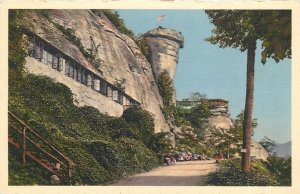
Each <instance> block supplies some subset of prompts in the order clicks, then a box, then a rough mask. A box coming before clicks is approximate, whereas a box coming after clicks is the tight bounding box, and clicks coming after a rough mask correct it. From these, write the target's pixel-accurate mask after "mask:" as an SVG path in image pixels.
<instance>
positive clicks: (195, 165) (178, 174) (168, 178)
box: [113, 161, 216, 186]
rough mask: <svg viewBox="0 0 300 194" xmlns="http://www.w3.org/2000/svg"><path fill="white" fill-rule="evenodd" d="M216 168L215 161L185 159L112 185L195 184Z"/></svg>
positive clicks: (198, 183) (202, 182) (200, 183)
mask: <svg viewBox="0 0 300 194" xmlns="http://www.w3.org/2000/svg"><path fill="white" fill-rule="evenodd" d="M215 170H216V163H215V161H186V162H177V163H176V164H175V165H170V166H162V167H159V168H157V169H154V170H152V171H150V172H146V173H142V174H138V175H134V176H131V177H129V178H127V179H124V180H121V181H119V182H117V183H115V184H113V186H197V185H204V181H205V179H206V175H207V174H208V173H210V172H213V171H215Z"/></svg>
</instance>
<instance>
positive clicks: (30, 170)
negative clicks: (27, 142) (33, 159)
mask: <svg viewBox="0 0 300 194" xmlns="http://www.w3.org/2000/svg"><path fill="white" fill-rule="evenodd" d="M8 148H9V151H8V155H9V157H8V159H9V160H8V169H9V172H8V173H9V177H8V184H9V185H24V184H25V185H37V184H42V185H49V184H50V181H49V180H50V176H51V174H50V173H48V172H47V171H45V170H44V169H42V168H40V167H38V166H36V165H35V164H34V163H24V164H23V163H21V160H22V159H21V157H20V156H21V152H18V151H16V150H15V148H14V147H11V146H9V147H8ZM27 160H28V159H27Z"/></svg>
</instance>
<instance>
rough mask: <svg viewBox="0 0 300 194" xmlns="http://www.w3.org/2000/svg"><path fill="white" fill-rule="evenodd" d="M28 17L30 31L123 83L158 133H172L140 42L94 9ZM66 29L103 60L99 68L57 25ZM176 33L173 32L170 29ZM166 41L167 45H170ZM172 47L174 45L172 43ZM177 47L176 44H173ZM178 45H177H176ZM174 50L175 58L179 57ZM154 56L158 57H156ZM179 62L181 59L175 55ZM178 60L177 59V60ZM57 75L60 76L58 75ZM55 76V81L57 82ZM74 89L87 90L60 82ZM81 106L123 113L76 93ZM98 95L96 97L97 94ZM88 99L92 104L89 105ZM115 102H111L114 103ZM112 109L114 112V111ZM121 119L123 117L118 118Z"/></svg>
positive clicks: (100, 72)
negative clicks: (147, 113) (151, 118)
mask: <svg viewBox="0 0 300 194" xmlns="http://www.w3.org/2000/svg"><path fill="white" fill-rule="evenodd" d="M25 17H26V28H27V29H28V30H29V31H31V32H33V33H35V34H36V35H38V36H39V37H41V38H42V39H44V40H45V41H46V42H49V43H51V44H52V45H53V46H54V47H56V48H57V49H59V50H60V51H62V52H64V53H65V54H66V55H68V56H70V57H71V58H75V59H74V60H75V61H77V62H79V63H80V64H82V65H84V67H85V68H87V69H89V70H90V71H91V72H93V73H95V74H96V75H99V76H101V78H103V79H104V80H106V81H107V82H109V83H111V84H114V83H116V82H117V81H118V80H123V84H124V85H123V86H124V92H125V93H126V94H128V95H129V96H130V97H132V98H133V99H134V100H136V101H137V102H139V103H140V104H141V106H142V108H145V109H146V110H148V111H149V112H150V113H152V114H153V116H154V120H155V131H156V132H159V131H169V127H168V125H167V123H166V121H165V119H164V116H163V114H162V112H161V109H160V107H161V106H163V104H162V99H161V96H160V94H159V91H158V87H157V85H156V82H155V78H154V76H153V75H154V74H155V73H153V71H152V67H151V65H150V64H149V63H148V61H147V59H146V58H145V56H144V55H143V54H142V52H141V51H140V49H139V47H138V46H137V45H136V43H135V42H134V41H133V40H132V39H131V38H129V37H128V36H126V35H124V34H122V33H121V32H119V30H118V29H117V28H116V27H115V26H114V25H113V24H112V23H111V22H110V21H109V19H108V18H107V17H106V16H105V15H104V14H103V13H102V12H101V11H100V12H97V14H95V13H93V12H92V11H91V10H61V9H60V10H49V18H45V17H42V16H41V15H37V14H36V13H34V12H29V13H28V14H27V16H25ZM54 24H59V25H61V26H63V27H64V28H65V29H68V28H70V29H73V30H74V32H75V35H76V37H78V38H80V40H81V42H82V46H83V47H84V48H85V50H86V51H89V52H90V53H92V54H93V55H94V57H95V59H96V60H98V61H100V66H99V67H98V68H97V69H96V68H94V67H93V66H92V64H91V63H90V62H89V61H88V60H87V59H86V58H85V57H84V56H83V55H82V53H81V52H80V50H79V48H78V47H77V46H76V45H74V44H72V43H71V41H69V40H68V39H67V38H66V37H65V35H64V34H62V33H61V31H60V30H59V29H57V25H54ZM170 32H173V30H170ZM167 43H169V42H166V43H165V44H166V46H167ZM170 44H171V43H170ZM173 44H174V43H173ZM174 46H175V47H176V48H177V47H180V46H176V44H174ZM175 53H176V52H175V51H174V56H175ZM153 56H154V55H153ZM175 58H176V62H177V56H175ZM174 60H175V59H174ZM26 66H27V67H28V69H29V71H31V72H32V73H37V74H44V75H45V74H47V73H46V72H45V71H44V70H40V69H39V68H34V67H32V65H31V64H26ZM47 76H50V77H51V74H48V75H47ZM55 76H56V75H55ZM55 76H52V78H54V79H56V77H55ZM56 80H57V79H56ZM58 81H60V82H62V83H64V84H66V85H67V86H69V87H70V88H71V90H72V91H83V90H79V89H76V88H73V89H72V87H84V86H80V85H79V86H77V85H76V84H73V85H72V84H68V83H65V82H64V80H62V79H60V80H58ZM76 95H77V96H78V97H80V96H82V98H80V99H78V100H79V101H80V102H81V103H80V104H79V105H91V103H96V105H95V107H100V105H99V106H98V105H97V103H98V104H99V103H100V104H101V107H102V108H100V109H99V110H100V111H101V112H103V110H102V109H103V106H107V107H104V110H107V111H105V112H106V113H107V114H109V115H112V116H116V115H115V114H114V113H115V112H116V110H115V109H117V110H118V111H117V114H120V111H119V109H120V108H119V105H118V104H117V103H115V104H116V107H115V108H114V106H113V105H112V104H113V103H114V102H112V103H106V101H108V100H110V99H102V98H101V99H98V100H101V102H97V99H96V98H94V100H93V99H89V98H86V95H80V94H76ZM95 95H96V94H95ZM86 99H87V100H89V102H88V103H87V102H86ZM91 100H92V101H91ZM110 101H111V100H110ZM110 110H112V112H111V111H110ZM118 116H120V115H118Z"/></svg>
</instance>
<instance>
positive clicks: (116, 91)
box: [112, 90, 119, 101]
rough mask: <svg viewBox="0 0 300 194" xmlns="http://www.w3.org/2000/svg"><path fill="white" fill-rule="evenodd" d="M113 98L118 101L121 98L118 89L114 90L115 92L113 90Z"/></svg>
mask: <svg viewBox="0 0 300 194" xmlns="http://www.w3.org/2000/svg"><path fill="white" fill-rule="evenodd" d="M112 99H113V100H114V101H118V100H119V99H118V90H113V92H112Z"/></svg>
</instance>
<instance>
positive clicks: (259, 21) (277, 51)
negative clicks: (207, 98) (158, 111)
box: [205, 10, 291, 172]
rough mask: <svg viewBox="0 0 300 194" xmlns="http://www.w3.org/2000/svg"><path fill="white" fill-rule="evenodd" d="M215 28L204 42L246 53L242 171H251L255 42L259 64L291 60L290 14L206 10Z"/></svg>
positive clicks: (281, 12) (286, 11)
mask: <svg viewBox="0 0 300 194" xmlns="http://www.w3.org/2000/svg"><path fill="white" fill-rule="evenodd" d="M205 13H206V14H207V15H208V17H209V19H210V22H211V23H213V24H214V25H215V28H214V29H213V30H212V33H213V35H212V36H210V37H209V38H207V39H206V40H207V41H209V42H210V43H212V44H219V46H220V47H221V48H225V47H232V48H238V49H239V50H240V51H241V52H244V51H246V50H247V83H246V100H245V111H244V121H243V149H246V152H243V153H242V164H241V165H242V169H243V171H244V172H249V171H250V145H251V127H252V111H253V96H254V62H255V50H256V42H257V40H261V41H262V53H261V62H262V63H263V64H265V63H266V59H267V58H273V59H274V60H275V61H276V62H279V61H280V60H282V59H284V58H290V57H291V11H290V10H255V11H254V10H249V11H246V10H206V11H205Z"/></svg>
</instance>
